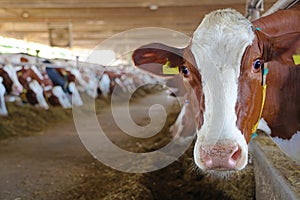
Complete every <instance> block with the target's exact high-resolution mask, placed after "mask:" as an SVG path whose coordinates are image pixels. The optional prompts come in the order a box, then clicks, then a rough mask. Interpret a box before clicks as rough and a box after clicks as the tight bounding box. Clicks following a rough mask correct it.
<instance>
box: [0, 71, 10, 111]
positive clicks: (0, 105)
mask: <svg viewBox="0 0 300 200" xmlns="http://www.w3.org/2000/svg"><path fill="white" fill-rule="evenodd" d="M5 93H6V89H5V87H4V85H3V78H2V77H1V76H0V116H7V115H8V112H7V108H6V104H5V99H4V94H5Z"/></svg>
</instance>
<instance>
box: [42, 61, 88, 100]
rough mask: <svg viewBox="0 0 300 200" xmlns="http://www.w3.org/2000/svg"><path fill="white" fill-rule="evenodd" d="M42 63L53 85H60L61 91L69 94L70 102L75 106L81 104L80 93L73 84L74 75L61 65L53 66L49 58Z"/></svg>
mask: <svg viewBox="0 0 300 200" xmlns="http://www.w3.org/2000/svg"><path fill="white" fill-rule="evenodd" d="M43 63H44V65H46V73H47V75H48V77H49V78H50V79H51V81H52V82H53V84H54V85H55V86H61V87H62V89H63V91H64V92H65V93H66V94H68V95H70V97H71V98H72V104H73V105H75V106H81V105H83V102H82V99H81V97H80V94H79V92H78V90H77V88H76V86H75V81H76V77H75V75H73V74H72V73H71V72H70V71H68V70H66V69H64V68H63V67H55V66H54V64H53V63H52V62H51V61H49V60H45V61H43Z"/></svg>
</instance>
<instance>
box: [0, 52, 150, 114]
mask: <svg viewBox="0 0 300 200" xmlns="http://www.w3.org/2000/svg"><path fill="white" fill-rule="evenodd" d="M37 59H38V60H37ZM37 61H38V63H39V64H36V63H37ZM0 63H2V67H0V115H4V116H5V115H7V114H8V111H7V108H6V104H5V101H9V100H13V99H19V100H21V101H22V102H23V103H29V104H31V105H34V106H36V107H40V108H43V109H46V110H47V109H49V104H50V105H52V106H62V107H63V108H71V107H72V105H74V106H81V105H82V104H83V101H82V99H81V96H80V94H82V93H86V94H87V95H89V96H90V97H92V98H96V97H97V96H99V95H102V96H104V97H107V96H108V95H109V94H110V93H111V92H112V91H113V89H114V88H115V86H119V87H120V88H121V91H122V92H133V91H134V90H135V89H136V86H137V85H140V84H141V82H143V81H145V80H147V82H153V83H154V82H156V80H155V78H152V77H150V76H149V75H147V74H142V73H138V74H139V75H136V74H135V75H133V74H132V73H128V72H126V71H124V70H123V71H121V70H120V69H118V68H112V69H115V70H110V71H108V70H104V68H98V69H97V68H93V69H92V68H89V67H84V65H83V66H82V67H81V68H80V69H78V68H76V67H74V66H72V64H70V63H68V61H63V60H49V59H43V58H37V57H34V56H30V55H27V54H2V55H0Z"/></svg>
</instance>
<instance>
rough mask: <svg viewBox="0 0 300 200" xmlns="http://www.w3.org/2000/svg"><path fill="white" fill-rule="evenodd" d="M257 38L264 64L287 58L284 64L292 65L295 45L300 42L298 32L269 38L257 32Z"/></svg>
mask: <svg viewBox="0 0 300 200" xmlns="http://www.w3.org/2000/svg"><path fill="white" fill-rule="evenodd" d="M257 36H258V40H259V43H260V48H261V49H263V56H262V57H263V59H264V61H265V62H268V61H271V60H275V59H276V60H280V59H281V58H282V56H287V57H288V58H289V59H288V60H287V59H284V60H285V62H289V64H291V65H294V62H293V60H292V56H293V54H294V53H295V52H296V51H297V47H298V46H297V44H298V45H299V42H300V32H292V33H285V34H282V35H278V36H270V35H267V34H265V33H263V32H260V31H259V32H258V34H257Z"/></svg>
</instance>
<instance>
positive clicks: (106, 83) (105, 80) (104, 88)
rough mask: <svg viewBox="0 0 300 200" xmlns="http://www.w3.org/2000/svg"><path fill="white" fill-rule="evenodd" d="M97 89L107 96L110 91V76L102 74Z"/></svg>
mask: <svg viewBox="0 0 300 200" xmlns="http://www.w3.org/2000/svg"><path fill="white" fill-rule="evenodd" d="M99 89H100V90H101V92H102V95H103V96H104V97H107V96H108V94H109V92H110V78H109V76H108V75H107V74H103V75H102V77H101V80H100V81H99Z"/></svg>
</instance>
